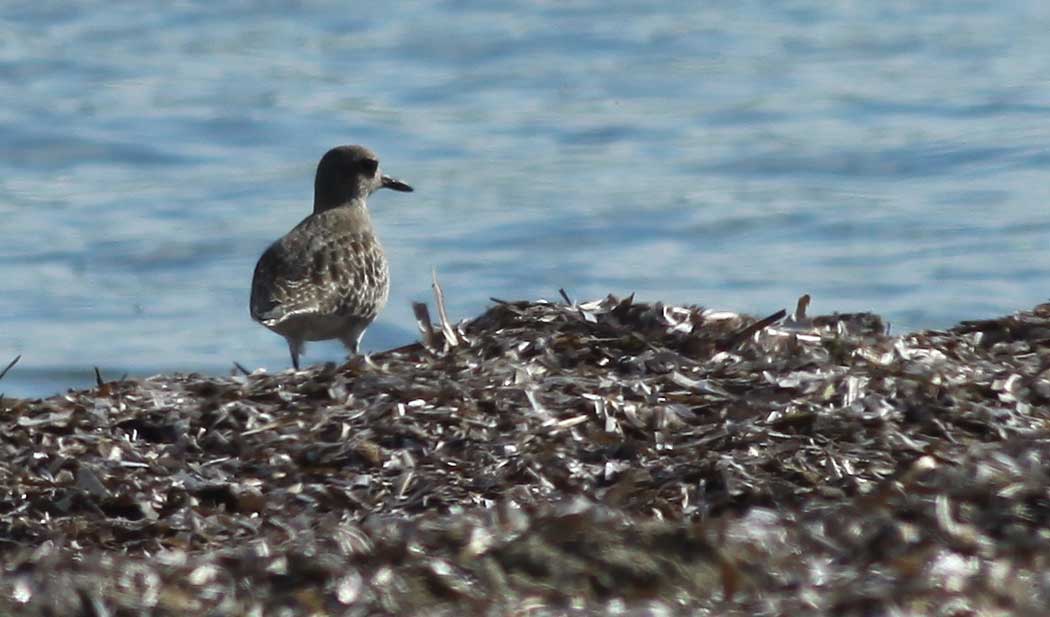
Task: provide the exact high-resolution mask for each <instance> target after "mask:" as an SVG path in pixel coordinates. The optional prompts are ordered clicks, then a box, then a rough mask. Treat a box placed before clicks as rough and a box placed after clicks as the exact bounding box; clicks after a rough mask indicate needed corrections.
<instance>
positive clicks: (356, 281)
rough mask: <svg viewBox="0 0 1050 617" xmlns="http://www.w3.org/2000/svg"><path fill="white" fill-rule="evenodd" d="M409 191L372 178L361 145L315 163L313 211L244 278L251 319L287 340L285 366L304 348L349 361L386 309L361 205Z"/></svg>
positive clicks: (379, 256) (377, 250)
mask: <svg viewBox="0 0 1050 617" xmlns="http://www.w3.org/2000/svg"><path fill="white" fill-rule="evenodd" d="M381 188H388V189H393V190H395V191H406V192H407V191H411V190H412V187H410V186H409V185H407V184H405V183H404V182H402V181H400V180H396V179H394V178H391V177H390V176H386V175H383V174H382V173H381V172H380V171H379V158H378V157H377V156H376V155H375V153H374V152H372V151H371V150H369V149H368V148H365V147H363V146H338V147H336V148H332V149H331V150H329V151H328V152H327V153H325V155H324V156H323V157H321V162H320V163H318V164H317V175H316V176H315V178H314V211H313V214H311V215H310V216H308V217H306V218H305V219H303V221H302V222H301V223H299V224H298V225H296V226H295V227H294V228H292V230H291V231H289V232H288V233H287V234H285V235H284V237H282V238H281V239H279V240H277V241H276V242H274V243H273V244H271V245H270V248H268V249H266V252H264V253H263V254H262V257H260V258H259V263H257V264H256V265H255V276H253V277H252V296H251V314H252V319H254V320H255V321H257V322H259V323H261V324H262V325H264V326H266V327H267V328H269V329H270V330H273V331H274V332H276V333H277V334H280V335H281V336H283V337H284V338H285V340H286V341H288V352H289V353H290V354H291V356H292V366H294V367H295V369H296V370H299V355H300V354H302V353H303V346H304V345H305V343H306V341H325V340H330V339H339V340H340V341H342V342H343V345H345V346H346V348H347V349H348V350H349V352H350V354H351V355H353V354H356V353H357V349H358V345H359V344H360V342H361V336H362V335H363V334H364V333H365V329H366V328H367V327H368V326H369V324H371V323H372V320H374V319H375V318H376V315H378V314H379V311H381V310H382V309H383V306H384V305H385V304H386V300H387V295H388V294H389V291H390V276H389V270H388V267H387V261H386V255H384V254H383V247H382V246H380V244H379V239H378V238H376V235H375V230H374V229H373V228H372V219H371V217H370V216H369V215H368V207H367V205H366V204H365V200H366V199H367V198H368V196H369V195H371V194H372V193H373V192H375V191H376V190H378V189H381Z"/></svg>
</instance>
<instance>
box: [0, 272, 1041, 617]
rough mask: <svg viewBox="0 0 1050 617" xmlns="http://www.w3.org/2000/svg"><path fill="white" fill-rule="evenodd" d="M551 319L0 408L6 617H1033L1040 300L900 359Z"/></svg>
mask: <svg viewBox="0 0 1050 617" xmlns="http://www.w3.org/2000/svg"><path fill="white" fill-rule="evenodd" d="M435 285H436V281H435ZM563 297H564V298H565V299H566V303H564V304H562V303H550V302H497V303H496V304H495V306H493V307H492V308H491V309H490V310H489V311H487V312H486V313H485V314H483V315H481V316H480V317H478V318H476V319H474V320H471V321H466V322H462V323H459V324H454V323H451V322H450V321H449V320H448V318H447V315H446V314H445V312H444V311H443V310H439V314H440V317H441V322H440V323H439V324H437V325H436V326H435V325H433V324H430V323H429V319H430V318H429V312H428V311H427V310H426V309H425V307H423V308H419V307H417V309H416V315H417V317H419V319H420V328H421V332H422V333H423V342H422V343H419V344H415V345H410V346H407V347H404V348H400V349H397V350H393V351H390V352H384V353H378V354H374V355H372V356H370V357H359V358H356V359H355V360H353V361H352V362H350V363H348V364H346V365H344V366H338V367H337V366H334V365H327V366H320V367H314V368H311V369H309V370H304V371H299V372H294V371H285V372H282V373H277V374H268V373H266V372H263V371H255V372H252V373H251V374H248V375H245V374H243V372H240V371H239V372H238V373H237V374H236V375H234V376H232V377H226V378H215V377H206V376H201V375H195V374H194V375H174V376H157V377H153V378H150V379H145V380H122V381H119V382H112V381H110V382H106V381H101V380H102V378H101V376H100V381H101V383H100V385H98V386H97V387H96V388H93V389H91V390H84V391H75V392H69V393H67V394H65V395H61V396H56V397H52V398H50V399H46V400H13V399H3V400H2V401H0V405H2V416H0V422H2V423H3V426H2V429H0V543H2V547H3V550H2V552H0V566H2V567H3V571H2V573H0V614H12V615H15V614H17V615H28V616H34V615H39V616H43V615H186V614H189V613H200V614H208V615H252V614H259V615H269V614H274V615H284V614H288V615H359V614H360V615H365V614H384V613H387V614H399V615H412V614H445V615H498V614H526V613H527V614H531V615H545V614H581V615H582V614H624V615H641V614H652V615H660V614H681V613H688V614H694V613H696V612H697V611H701V614H721V615H749V616H750V615H787V614H790V615H808V614H827V615H878V614H901V615H977V614H980V615H1042V614H1045V607H1046V606H1047V605H1050V577H1047V576H1046V574H1045V573H1046V572H1048V571H1050V569H1048V566H1050V433H1048V430H1047V428H1048V426H1050V424H1048V420H1050V379H1048V373H1047V371H1048V369H1050V304H1047V305H1040V306H1038V307H1036V308H1035V309H1033V310H1032V311H1029V312H1025V313H1021V314H1018V315H1014V316H1010V317H1005V318H1002V319H996V320H985V321H979V322H964V323H962V324H960V325H959V326H957V327H956V328H953V329H951V330H946V331H925V332H918V333H912V334H906V335H902V336H890V335H888V334H887V333H886V328H885V327H884V325H883V323H882V321H881V320H880V319H879V318H878V317H877V316H875V315H872V314H867V313H864V314H849V315H830V316H829V315H824V316H813V317H810V316H807V315H806V309H807V305H808V298H806V299H805V301H804V302H803V301H800V303H799V307H798V308H797V309H796V310H795V312H794V313H793V314H792V315H791V316H790V317H788V318H786V319H783V317H784V314H783V313H778V314H775V315H772V316H770V317H769V318H766V319H763V320H756V319H753V318H750V317H747V316H742V315H737V314H734V313H728V312H718V311H712V310H705V309H702V308H697V307H676V306H668V305H664V304H661V303H651V304H650V303H638V302H634V301H633V299H632V298H628V299H624V300H620V299H617V298H614V297H611V296H610V297H608V298H606V299H604V300H601V301H596V302H587V303H583V304H574V303H572V302H571V301H569V297H568V295H567V294H563ZM705 611H706V613H704V612H705Z"/></svg>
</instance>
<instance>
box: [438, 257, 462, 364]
mask: <svg viewBox="0 0 1050 617" xmlns="http://www.w3.org/2000/svg"><path fill="white" fill-rule="evenodd" d="M431 278H432V279H433V281H434V283H433V285H432V287H433V288H434V301H435V302H437V307H438V316H439V317H441V332H442V333H443V334H444V335H445V342H447V343H448V346H449V347H455V346H456V345H459V337H457V336H456V331H455V330H453V329H452V326H451V324H449V323H448V313H446V312H445V293H444V292H443V291H441V285H439V284H438V276H437V269H436V268H435V269H434V270H432V271H431Z"/></svg>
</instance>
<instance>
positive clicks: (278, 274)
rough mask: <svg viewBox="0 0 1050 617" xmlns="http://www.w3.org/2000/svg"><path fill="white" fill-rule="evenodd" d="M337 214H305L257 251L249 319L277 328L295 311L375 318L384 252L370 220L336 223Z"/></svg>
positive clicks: (382, 289)
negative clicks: (365, 223)
mask: <svg viewBox="0 0 1050 617" xmlns="http://www.w3.org/2000/svg"><path fill="white" fill-rule="evenodd" d="M341 214H344V213H339V212H335V211H331V212H325V213H321V214H319V215H314V216H312V217H309V218H307V219H306V220H305V221H303V222H302V223H301V224H300V225H299V226H297V227H296V228H295V229H293V230H292V231H291V232H289V233H288V234H287V235H286V236H284V237H283V238H281V239H280V240H278V241H277V242H275V243H273V244H272V245H271V246H270V248H268V249H267V250H266V252H265V253H263V255H262V257H261V258H259V263H258V264H256V266H255V276H254V278H253V279H252V294H251V314H252V318H253V319H255V320H256V321H259V322H261V323H263V324H264V325H266V326H268V327H270V328H274V329H277V330H280V325H281V323H282V322H285V321H287V320H289V319H290V318H292V317H297V316H303V317H316V318H323V317H355V318H359V319H362V320H366V321H371V320H372V319H374V318H375V316H376V315H377V314H378V313H379V311H380V310H381V309H382V308H383V305H384V304H386V299H387V293H388V291H389V273H388V270H387V263H386V258H385V256H384V255H383V249H382V247H381V246H380V245H379V242H378V241H377V240H376V238H375V235H374V234H373V233H372V229H371V225H367V226H365V227H364V228H362V226H361V225H354V224H340V223H344V222H343V221H340V220H339V218H340V216H339V215H341ZM326 215H329V216H326Z"/></svg>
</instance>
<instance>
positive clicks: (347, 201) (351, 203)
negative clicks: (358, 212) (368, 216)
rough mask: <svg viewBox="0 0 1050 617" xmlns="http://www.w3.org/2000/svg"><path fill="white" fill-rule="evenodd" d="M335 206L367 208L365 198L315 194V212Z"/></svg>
mask: <svg viewBox="0 0 1050 617" xmlns="http://www.w3.org/2000/svg"><path fill="white" fill-rule="evenodd" d="M333 208H360V209H362V210H364V209H366V206H365V198H364V197H338V196H333V195H322V194H320V193H316V194H314V214H317V213H318V212H324V211H325V210H331V209H333Z"/></svg>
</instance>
